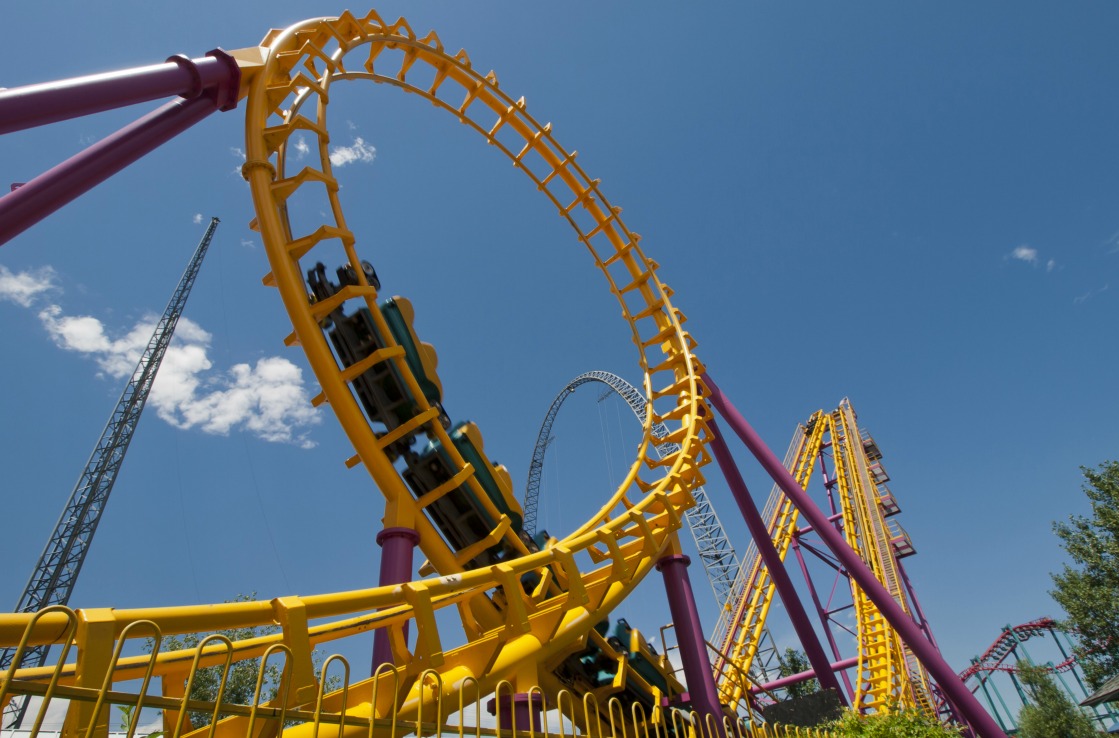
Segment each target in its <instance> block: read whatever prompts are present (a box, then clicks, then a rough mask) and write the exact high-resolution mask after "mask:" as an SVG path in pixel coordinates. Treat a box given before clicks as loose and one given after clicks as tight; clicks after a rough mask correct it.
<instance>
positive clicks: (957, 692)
mask: <svg viewBox="0 0 1119 738" xmlns="http://www.w3.org/2000/svg"><path fill="white" fill-rule="evenodd" d="M703 382H704V384H705V385H707V388H708V389H709V390H710V391H711V395H710V397H709V398H708V399H710V401H711V404H712V405H714V406H715V409H716V410H718V411H719V414H720V415H722V416H723V419H724V420H726V421H727V424H728V425H730V427H731V428H732V429H733V430H734V432H735V433H736V434H737V435H738V437H739V438H740V439H742V442H743V443H744V444H745V445H746V447H747V448H748V449H749V450H750V453H751V454H753V455H754V458H756V459H757V460H758V462H759V463H760V464H761V465H762V466H763V467H764V468H765V470H766V471H767V472H768V473H769V475H770V476H771V477H773V480H774V481H775V482H776V483H777V485H778V486H779V487H781V490H782V491H783V492H784V493H785V494H786V495H787V496H788V498H789V499H790V500H792V502H793V504H794V505H796V506H797V509H798V510H800V514H801V515H803V516H804V517H805V519H807V520H808V522H809V523H810V524H811V525H812V526H813V527H814V528H815V529H816V535H818V536H820V538H821V539H822V540H823V541H824V543H825V544H827V547H828V548H829V549H831V552H832V553H833V554H834V555H835V557H836V558H837V559H839V561H840V563H842V564H843V566H844V567H846V569H847V571H848V572H849V573H850V575H851V577H852V578H854V580H855V581H856V582H857V583H858V585H859V587H861V588H862V590H863V592H864V593H866V596H867V597H869V598H870V600H871V602H873V603H874V604H875V606H876V607H877V608H878V611H879V612H881V613H882V616H883V617H885V618H886V620H887V621H888V622H889V623H890V625H891V626H893V628H894V629H895V630H896V631H898V634H899V635H900V636H901V638H902V640H903V641H905V644H906V645H907V646H909V648H910V650H911V651H913V654H914V655H915V656H916V657H917V658H918V659H920V661H921V663H922V664H924V665H925V668H926V669H928V671H929V673H930V674H931V675H932V677H933V679H935V680H936V682H937V684H939V685H940V688H941V689H942V690H944V693H945V696H946V697H947V698H948V699H949V700H950V701H951V702H952V703H953V705H954V706H955V707H956V710H957V711H958V712H959V714H960V715H961V716H962V717H963V718H964V720H966V721H967V722H968V723H969V724H970V725H971V727H972V729H973V730H974V731H975V733H976V735H977V736H979V738H1006V733H1004V732H1003V731H1002V730H1001V729H999V726H998V724H997V723H995V721H994V719H993V718H992V717H991V716H990V715H989V714H988V713H987V711H986V710H984V709H983V706H982V705H980V704H979V700H977V699H976V697H975V695H973V694H972V693H971V691H970V690H969V689H968V688H967V687H966V686H964V683H963V682H962V681H960V679H959V677H957V676H956V673H955V672H954V671H952V668H951V667H950V666H949V665H948V662H946V661H945V660H944V657H943V656H941V654H940V651H939V650H938V649H937V648H936V647H935V646H933V645H932V644H931V643H929V641H928V639H927V638H925V634H924V633H923V632H922V631H921V628H920V627H919V626H918V625H917V623H916V622H914V621H913V619H912V618H910V617H909V616H908V615H907V614H906V613H905V611H904V610H902V609H901V607H900V606H899V605H898V603H896V602H895V601H894V598H893V597H891V596H890V593H889V592H888V591H887V590H886V588H885V587H884V586H882V584H881V582H879V581H878V580H877V579H876V578H875V576H874V573H873V572H871V570H870V569H869V568H868V567H867V565H866V564H865V563H864V562H863V560H862V559H861V558H859V556H858V554H856V553H855V552H854V550H852V549H851V547H850V546H848V545H847V541H845V540H844V539H843V537H842V536H841V535H839V532H838V531H836V530H835V528H833V527H831V526H830V525H828V523H827V519H826V516H825V515H824V513H823V512H822V511H821V510H820V508H818V507H816V505H815V504H813V502H812V500H811V499H810V498H809V497H808V495H807V494H806V493H805V491H804V490H803V489H801V487H800V485H799V484H797V482H796V480H795V479H794V478H793V476H792V475H791V474H789V472H788V470H787V469H785V466H784V464H782V463H781V461H780V459H778V458H777V457H776V456H775V455H774V453H773V451H771V450H770V449H769V447H768V446H766V444H765V442H764V441H762V439H761V437H760V436H759V435H758V434H757V432H756V431H755V430H754V429H753V428H752V427H751V426H750V424H749V423H747V422H746V419H745V418H743V417H742V415H741V414H740V413H739V412H738V410H736V409H735V407H734V405H732V404H731V403H730V401H729V400H728V399H727V398H726V396H725V395H724V394H723V393H722V391H721V390H720V389H719V387H718V385H716V384H715V383H714V382H713V381H712V380H711V378H710V376H709V375H707V374H704V375H703Z"/></svg>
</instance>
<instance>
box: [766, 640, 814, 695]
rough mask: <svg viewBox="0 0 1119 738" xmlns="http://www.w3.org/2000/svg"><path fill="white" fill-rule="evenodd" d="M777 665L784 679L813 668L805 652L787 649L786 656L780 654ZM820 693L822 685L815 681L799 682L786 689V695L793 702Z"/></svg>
mask: <svg viewBox="0 0 1119 738" xmlns="http://www.w3.org/2000/svg"><path fill="white" fill-rule="evenodd" d="M777 664H778V672H779V673H780V674H781V676H782V677H788V676H792V675H793V674H800V673H801V672H805V671H808V670H809V669H811V668H812V666H811V665H810V664H809V663H808V657H807V656H805V655H804V652H803V651H798V650H797V649H795V648H786V649H785V653H784V655H781V654H778V655H777ZM819 691H820V683H819V682H818V681H816V680H815V679H805V680H804V681H803V682H797V683H796V684H790V685H789V686H788V687H785V693H786V694H787V695H788V698H789V699H791V700H794V699H796V698H798V697H803V696H804V695H806V694H812V693H813V692H819Z"/></svg>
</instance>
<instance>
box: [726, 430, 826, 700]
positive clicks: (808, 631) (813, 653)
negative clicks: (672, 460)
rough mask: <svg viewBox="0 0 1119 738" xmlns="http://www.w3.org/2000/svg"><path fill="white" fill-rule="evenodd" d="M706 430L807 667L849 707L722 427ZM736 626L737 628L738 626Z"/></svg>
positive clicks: (821, 683)
mask: <svg viewBox="0 0 1119 738" xmlns="http://www.w3.org/2000/svg"><path fill="white" fill-rule="evenodd" d="M707 430H708V432H709V433H710V434H711V442H710V444H709V445H710V446H711V450H712V451H714V452H715V460H716V461H718V462H719V469H720V470H721V471H722V472H723V477H724V478H725V479H726V480H727V486H728V487H730V491H731V494H732V495H734V501H735V502H736V503H738V510H739V511H740V512H741V513H742V518H743V519H744V520H745V521H746V527H747V528H748V529H749V531H750V536H751V537H753V539H754V545H755V546H757V547H758V555H760V556H761V557H762V561H763V562H764V563H765V568H766V570H767V571H768V572H769V577H770V579H771V580H772V581H773V585H774V587H776V588H777V595H778V596H779V597H780V598H781V602H782V603H784V605H785V611H786V612H787V613H788V614H789V620H791V621H792V624H793V630H795V631H796V634H797V638H799V639H800V645H801V646H802V647H803V648H804V655H805V656H807V657H808V663H810V664H811V665H812V669H813V671H815V672H816V674H817V675H818V676H817V677H816V678H817V679H819V680H820V686H821V687H823V688H824V689H830V690H832V691H833V692H835V695H836V697H838V698H839V699H840V700H841V701H842V702H843V703H846V702H847V699H846V696H845V695H844V692H843V690H842V689H841V688H840V686H839V680H838V679H836V678H835V673H834V672H833V671H832V670H831V668H830V663H829V662H828V656H827V654H825V653H824V647H823V646H821V645H820V639H819V638H818V637H817V635H816V631H815V629H813V627H812V622H811V621H810V620H809V619H808V612H807V611H806V610H805V609H804V604H803V603H802V602H801V601H800V597H798V596H797V591H796V587H794V586H793V580H792V579H791V578H790V577H789V572H788V571H786V570H785V563H784V562H783V561H781V554H779V553H778V552H777V548H776V547H775V546H774V545H773V539H772V538H770V537H769V531H768V530H767V529H766V525H765V521H764V520H762V515H761V513H759V512H758V507H757V505H755V504H754V498H752V497H751V496H750V490H749V489H747V488H746V482H744V481H743V480H742V474H741V473H739V471H738V466H737V465H735V463H734V458H733V457H731V455H730V449H729V448H727V444H726V441H724V440H723V436H722V434H721V433H719V427H718V425H717V424H716V423H715V419H714V418H710V419H708V421H707ZM781 468H782V469H784V468H785V467H784V466H782V467H781ZM735 625H736V626H737V624H735Z"/></svg>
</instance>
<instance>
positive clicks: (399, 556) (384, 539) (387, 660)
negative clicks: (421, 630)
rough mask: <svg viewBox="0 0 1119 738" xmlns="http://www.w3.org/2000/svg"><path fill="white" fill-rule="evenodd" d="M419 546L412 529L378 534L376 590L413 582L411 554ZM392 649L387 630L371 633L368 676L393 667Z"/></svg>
mask: <svg viewBox="0 0 1119 738" xmlns="http://www.w3.org/2000/svg"><path fill="white" fill-rule="evenodd" d="M419 542H420V534H419V533H417V532H416V531H414V530H412V529H411V528H385V529H384V530H383V531H381V532H380V533H378V534H377V545H378V546H380V547H381V577H380V584H379V585H378V586H381V587H387V586H389V585H392V584H403V583H404V582H410V581H412V552H413V551H414V550H415V548H416V544H418V543H419ZM404 638H405V639H407V638H408V624H407V623H405V624H404ZM392 663H393V659H392V646H391V645H390V644H389V633H388V629H387V628H378V629H377V630H375V631H374V632H373V666H372V668H371V669H370V672H369V673H370V674H376V673H377V667H379V666H380V665H381V664H389V665H392Z"/></svg>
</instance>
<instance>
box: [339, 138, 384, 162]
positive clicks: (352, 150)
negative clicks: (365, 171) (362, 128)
mask: <svg viewBox="0 0 1119 738" xmlns="http://www.w3.org/2000/svg"><path fill="white" fill-rule="evenodd" d="M376 158H377V149H376V148H375V147H373V146H371V145H369V144H367V143H365V139H363V138H362V137H361V136H357V137H355V138H354V143H353V145H352V146H336V147H335V148H334V150H333V151H331V152H330V163H331V164H333V165H334V166H336V167H344V166H346V165H347V164H353V163H354V162H358V163H361V164H372V163H373V160H374V159H376Z"/></svg>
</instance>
